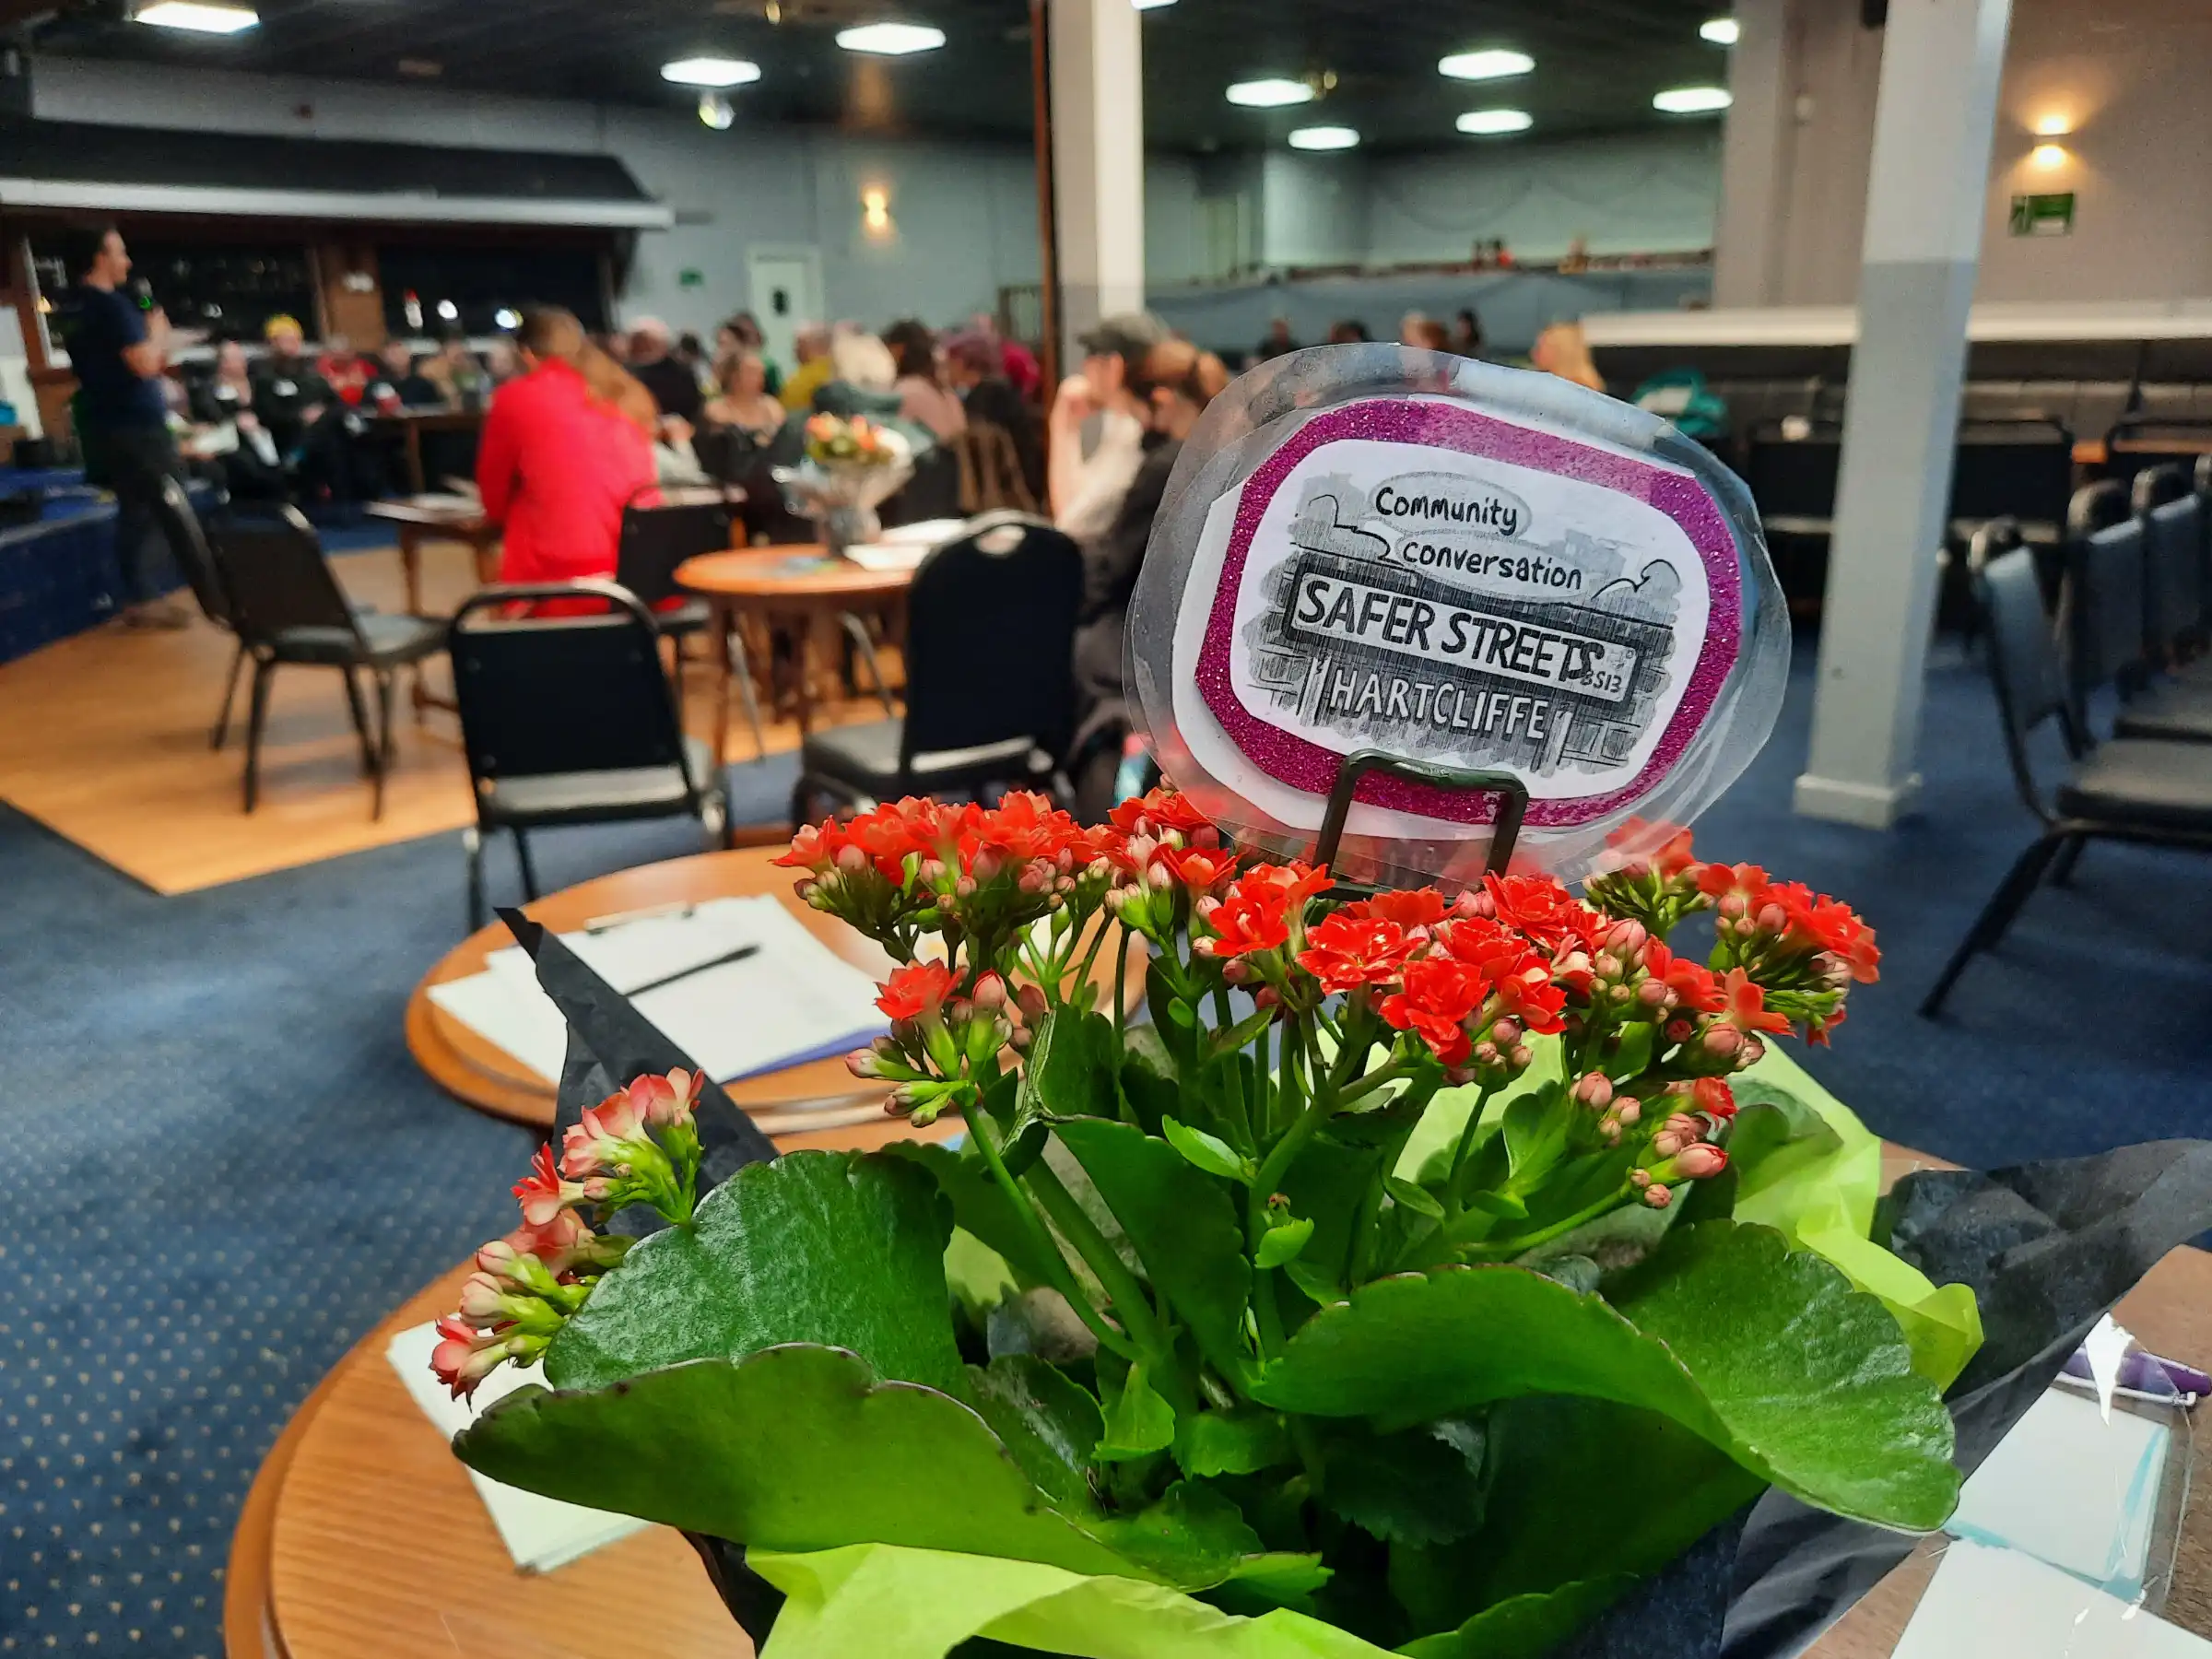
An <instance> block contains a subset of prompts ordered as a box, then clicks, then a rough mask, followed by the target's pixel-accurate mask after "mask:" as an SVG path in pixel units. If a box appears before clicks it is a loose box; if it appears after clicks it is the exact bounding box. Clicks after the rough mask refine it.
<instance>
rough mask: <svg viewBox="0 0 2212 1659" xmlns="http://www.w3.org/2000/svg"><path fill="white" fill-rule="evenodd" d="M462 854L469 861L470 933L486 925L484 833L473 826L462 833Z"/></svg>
mask: <svg viewBox="0 0 2212 1659" xmlns="http://www.w3.org/2000/svg"><path fill="white" fill-rule="evenodd" d="M461 852H462V853H463V855H464V856H465V858H466V859H467V860H468V931H469V932H470V933H472V934H473V933H475V932H476V931H477V929H479V928H481V927H482V926H483V925H484V921H485V904H484V832H483V831H482V830H479V829H477V828H476V826H474V825H473V824H472V825H471V826H469V828H467V829H466V830H462V831H461Z"/></svg>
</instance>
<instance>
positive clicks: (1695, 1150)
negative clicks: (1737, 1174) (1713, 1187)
mask: <svg viewBox="0 0 2212 1659" xmlns="http://www.w3.org/2000/svg"><path fill="white" fill-rule="evenodd" d="M1727 1167H1728V1154H1727V1153H1725V1152H1724V1151H1722V1150H1721V1149H1720V1147H1714V1146H1709V1145H1708V1144H1706V1143H1705V1142H1703V1141H1700V1142H1698V1143H1697V1145H1695V1146H1692V1147H1683V1148H1682V1150H1681V1151H1679V1152H1677V1153H1676V1154H1675V1168H1676V1169H1677V1171H1680V1172H1681V1173H1682V1175H1683V1176H1684V1177H1686V1178H1687V1179H1688V1180H1690V1181H1711V1180H1712V1178H1713V1177H1714V1176H1715V1175H1718V1174H1719V1173H1720V1172H1721V1171H1723V1170H1724V1169H1726V1168H1727Z"/></svg>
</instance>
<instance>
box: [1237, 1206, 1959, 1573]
mask: <svg viewBox="0 0 2212 1659" xmlns="http://www.w3.org/2000/svg"><path fill="white" fill-rule="evenodd" d="M1525 1394H1581V1395H1587V1396H1590V1397H1593V1398H1597V1399H1607V1400H1615V1401H1618V1402H1619V1403H1620V1404H1623V1405H1628V1406H1640V1407H1642V1408H1644V1409H1647V1410H1652V1411H1656V1412H1658V1413H1660V1414H1661V1415H1663V1416H1665V1417H1669V1418H1674V1419H1675V1420H1676V1421H1677V1422H1680V1423H1682V1424H1683V1425H1684V1426H1686V1427H1687V1428H1688V1429H1690V1430H1692V1431H1694V1432H1695V1433H1697V1434H1698V1435H1699V1436H1700V1438H1702V1439H1704V1440H1707V1441H1711V1442H1712V1444H1713V1445H1715V1446H1718V1447H1720V1448H1721V1449H1722V1450H1723V1451H1724V1452H1726V1453H1728V1454H1729V1455H1730V1456H1732V1457H1733V1458H1735V1461H1736V1462H1738V1463H1739V1464H1741V1465H1743V1466H1744V1467H1746V1468H1747V1469H1749V1470H1751V1471H1752V1472H1753V1473H1754V1474H1757V1475H1759V1476H1761V1477H1764V1478H1766V1479H1768V1480H1771V1481H1772V1482H1773V1483H1774V1484H1775V1485H1777V1486H1780V1487H1782V1488H1784V1489H1785V1490H1788V1491H1790V1492H1792V1493H1793V1494H1794V1495H1795V1496H1797V1497H1800V1498H1803V1499H1805V1500H1806V1501H1807V1502H1810V1503H1815V1504H1818V1505H1819V1506H1821V1507H1822V1508H1825V1509H1830V1510H1833V1511H1835V1512H1838V1513H1841V1514H1845V1515H1850V1516H1853V1517H1856V1518H1858V1519H1862V1520H1867V1521H1873V1522H1876V1523H1877V1524H1882V1525H1888V1526H1895V1527H1900V1528H1908V1529H1913V1530H1927V1529H1930V1528H1933V1527H1936V1526H1939V1525H1941V1524H1943V1522H1944V1520H1945V1518H1946V1517H1947V1515H1948V1514H1949V1513H1950V1512H1951V1509H1952V1507H1953V1505H1954V1504H1955V1502H1956V1501H1957V1498H1958V1488H1959V1476H1958V1471H1957V1470H1956V1469H1955V1468H1953V1467H1952V1465H1951V1461H1950V1453H1951V1419H1950V1416H1949V1414H1948V1413H1947V1412H1946V1411H1945V1410H1944V1408H1943V1402H1942V1400H1941V1399H1940V1398H1939V1397H1938V1395H1937V1394H1936V1391H1935V1389H1934V1388H1933V1387H1932V1386H1931V1385H1930V1384H1929V1383H1928V1382H1926V1381H1925V1380H1924V1379H1923V1378H1920V1377H1917V1376H1915V1375H1914V1374H1913V1372H1912V1359H1911V1355H1910V1353H1909V1351H1908V1350H1907V1348H1906V1347H1905V1343H1904V1340H1903V1337H1902V1335H1901V1334H1900V1332H1899V1330H1898V1328H1897V1324H1896V1322H1895V1321H1894V1320H1893V1319H1891V1318H1890V1317H1889V1315H1888V1312H1887V1311H1886V1310H1884V1309H1883V1307H1882V1306H1881V1304H1880V1303H1879V1302H1878V1301H1877V1300H1874V1299H1873V1298H1871V1297H1865V1296H1862V1295H1860V1294H1859V1293H1857V1292H1855V1291H1853V1289H1852V1288H1851V1286H1850V1282H1849V1281H1848V1280H1847V1279H1845V1278H1844V1277H1843V1276H1842V1275H1841V1273H1839V1272H1838V1271H1837V1270H1836V1269H1834V1268H1833V1267H1831V1266H1830V1265H1828V1264H1827V1263H1826V1262H1824V1261H1822V1260H1821V1259H1820V1258H1819V1257H1818V1256H1815V1255H1812V1254H1810V1253H1804V1252H1791V1251H1789V1250H1788V1249H1787V1247H1786V1246H1785V1245H1784V1243H1783V1240H1782V1237H1781V1235H1780V1234H1778V1233H1775V1232H1772V1231H1771V1230H1767V1229H1763V1228H1755V1227H1745V1226H1739V1225H1735V1224H1733V1223H1721V1222H1709V1223H1707V1224H1706V1225H1704V1226H1702V1227H1697V1228H1690V1229H1686V1230H1678V1231H1677V1232H1676V1233H1675V1234H1673V1235H1672V1236H1671V1237H1670V1238H1669V1240H1668V1241H1667V1243H1666V1245H1665V1247H1664V1248H1663V1249H1662V1250H1661V1251H1660V1252H1659V1253H1658V1254H1657V1255H1656V1256H1655V1257H1654V1258H1653V1261H1652V1262H1650V1263H1648V1264H1646V1265H1645V1266H1644V1267H1642V1268H1641V1269H1639V1270H1638V1271H1637V1272H1636V1273H1635V1274H1634V1275H1632V1276H1631V1277H1630V1279H1629V1280H1628V1281H1627V1282H1626V1283H1624V1284H1623V1285H1622V1286H1621V1287H1620V1288H1618V1290H1617V1291H1616V1292H1615V1294H1614V1298H1613V1305H1610V1306H1609V1305H1607V1303H1606V1301H1605V1300H1601V1299H1600V1298H1598V1297H1595V1296H1587V1295H1583V1294H1581V1293H1578V1292H1576V1291H1574V1290H1571V1289H1569V1288H1567V1287H1566V1286H1564V1285H1561V1284H1559V1283H1556V1282H1555V1281H1553V1280H1550V1279H1547V1278H1545V1277H1541V1276H1540V1275H1537V1274H1535V1273H1531V1272H1528V1271H1526V1270H1525V1269H1523V1268H1518V1267H1447V1268H1442V1269H1439V1270H1436V1271H1434V1272H1431V1273H1429V1274H1425V1275H1420V1276H1412V1275H1407V1276H1401V1277H1394V1278H1387V1279H1380V1280H1377V1281H1376V1282H1374V1283H1373V1284H1370V1285H1366V1286H1363V1287H1361V1288H1359V1290H1357V1291H1355V1292H1354V1293H1353V1295H1352V1299H1351V1300H1350V1301H1349V1302H1348V1303H1346V1304H1343V1305H1340V1306H1337V1307H1334V1308H1327V1309H1324V1310H1323V1311H1322V1312H1319V1313H1317V1314H1315V1315H1314V1317H1313V1318H1312V1320H1310V1321H1309V1322H1308V1323H1307V1324H1306V1325H1305V1326H1304V1327H1303V1328H1302V1329H1300V1331H1299V1333H1298V1335H1295V1336H1294V1337H1292V1338H1291V1339H1290V1342H1289V1344H1288V1347H1287V1348H1286V1349H1285V1351H1284V1354H1283V1356H1282V1358H1281V1359H1278V1360H1277V1361H1275V1362H1274V1363H1272V1364H1271V1365H1269V1366H1268V1367H1267V1368H1266V1370H1265V1371H1263V1372H1262V1373H1261V1374H1260V1376H1259V1377H1258V1378H1257V1379H1256V1380H1255V1382H1254V1384H1253V1395H1254V1397H1255V1398H1257V1399H1259V1400H1260V1401H1262V1402H1263V1403H1264V1404H1266V1405H1270V1406H1276V1407H1277V1408H1278V1409H1281V1410H1285V1411H1294V1412H1305V1413H1311V1414H1313V1415H1317V1416H1324V1417H1366V1416H1381V1417H1386V1418H1389V1419H1391V1420H1394V1421H1396V1422H1399V1423H1406V1422H1418V1421H1424V1420H1427V1419H1428V1418H1437V1417H1444V1416H1449V1415H1452V1414H1453V1413H1456V1412H1460V1411H1464V1410H1466V1409H1468V1408H1471V1407H1473V1406H1480V1405H1484V1404H1487V1403H1488V1402H1491V1401H1497V1400H1510V1399H1516V1398H1519V1397H1521V1396H1523V1395H1525Z"/></svg>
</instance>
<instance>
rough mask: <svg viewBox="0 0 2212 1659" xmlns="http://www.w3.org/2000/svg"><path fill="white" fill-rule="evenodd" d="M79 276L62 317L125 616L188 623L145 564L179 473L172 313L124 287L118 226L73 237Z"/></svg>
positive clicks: (134, 622)
mask: <svg viewBox="0 0 2212 1659" xmlns="http://www.w3.org/2000/svg"><path fill="white" fill-rule="evenodd" d="M68 255H69V272H70V275H71V276H73V277H76V288H74V289H72V290H71V292H70V295H69V299H68V301H67V306H66V315H65V319H64V323H63V339H64V341H65V343H66V344H67V346H68V347H69V363H70V367H71V368H72V369H73V370H75V371H76V379H77V385H78V388H79V391H78V394H77V399H76V409H77V422H78V426H79V433H78V437H79V441H81V442H82V444H83V446H84V449H85V458H86V470H87V472H88V474H91V475H92V476H93V477H94V481H95V482H99V483H103V484H105V485H106V486H107V487H108V488H111V489H112V490H113V491H114V492H115V559H116V562H117V564H119V565H120V566H121V567H122V570H123V590H124V591H123V594H122V597H123V601H124V612H123V619H124V624H125V626H127V627H133V628H182V627H183V626H184V624H185V622H186V620H187V618H186V616H185V613H184V612H183V611H182V609H181V608H179V607H178V606H175V605H173V604H170V603H167V602H165V601H160V600H157V599H156V598H155V597H154V593H153V572H152V571H151V570H150V568H149V565H148V559H149V544H150V542H151V540H152V533H153V530H154V526H155V524H157V523H158V522H159V521H158V520H157V519H156V517H155V509H156V507H157V505H158V504H159V501H160V499H161V483H162V480H163V479H164V478H169V477H180V476H181V470H180V465H179V463H178V460H177V444H176V440H175V439H174V438H172V437H171V436H170V430H169V408H168V405H167V403H166V402H165V401H164V399H163V398H162V395H161V371H162V370H163V369H164V368H165V367H166V366H167V364H168V361H169V318H168V316H167V315H166V314H165V313H164V312H161V311H160V310H159V308H157V309H154V310H151V311H141V310H140V309H139V307H138V305H137V303H136V301H135V300H134V299H133V298H132V297H131V296H130V295H129V294H127V293H125V292H124V291H123V285H124V283H125V282H127V281H128V280H129V279H130V275H131V256H130V253H128V251H127V250H125V248H124V245H123V233H122V232H121V231H119V230H117V229H114V227H113V226H105V227H102V228H101V229H98V230H91V231H86V232H83V233H81V234H79V235H76V236H74V237H72V238H71V240H70V245H69V249H68Z"/></svg>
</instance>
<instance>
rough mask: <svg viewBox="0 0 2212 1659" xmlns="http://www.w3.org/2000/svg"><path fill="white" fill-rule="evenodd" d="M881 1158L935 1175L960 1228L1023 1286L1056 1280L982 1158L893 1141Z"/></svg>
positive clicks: (936, 1144) (937, 1146)
mask: <svg viewBox="0 0 2212 1659" xmlns="http://www.w3.org/2000/svg"><path fill="white" fill-rule="evenodd" d="M883 1155H884V1156H885V1157H887V1158H900V1159H905V1160H906V1161H907V1162H909V1163H912V1164H919V1165H921V1167H922V1168H924V1169H925V1170H927V1171H929V1172H930V1174H931V1175H933V1176H934V1177H935V1179H936V1182H937V1185H938V1186H939V1187H940V1188H942V1189H943V1191H944V1194H945V1195H946V1196H947V1198H949V1199H951V1200H952V1216H953V1220H954V1221H955V1222H956V1223H957V1224H958V1225H959V1228H960V1229H961V1230H962V1231H965V1232H971V1233H973V1234H974V1235H975V1236H976V1237H977V1238H978V1239H980V1240H981V1241H982V1242H983V1243H985V1244H987V1245H989V1246H990V1247H991V1248H992V1249H993V1250H994V1251H996V1252H997V1253H999V1254H1000V1255H1001V1256H1003V1257H1004V1258H1005V1259H1006V1265H1007V1266H1009V1267H1011V1268H1012V1269H1013V1270H1014V1272H1015V1275H1016V1277H1018V1278H1019V1279H1020V1280H1021V1281H1022V1283H1023V1284H1024V1285H1025V1286H1032V1285H1049V1284H1051V1283H1052V1282H1053V1276H1052V1268H1051V1265H1050V1264H1049V1263H1047V1262H1046V1260H1045V1259H1044V1255H1043V1246H1042V1245H1041V1244H1040V1243H1039V1242H1038V1241H1037V1239H1036V1235H1034V1234H1033V1233H1031V1232H1030V1230H1029V1229H1028V1228H1026V1227H1024V1226H1022V1224H1021V1222H1020V1220H1019V1218H1018V1216H1017V1215H1016V1213H1015V1209H1014V1201H1013V1199H1011V1198H1009V1197H1007V1196H1006V1188H1004V1187H1002V1186H1000V1185H999V1184H998V1182H995V1181H994V1180H993V1179H992V1178H991V1171H989V1169H987V1168H986V1167H985V1166H984V1164H983V1161H982V1158H981V1157H980V1156H977V1155H974V1154H971V1153H970V1152H966V1151H959V1152H956V1151H954V1150H953V1149H952V1148H951V1147H947V1146H945V1145H943V1144H942V1143H940V1142H936V1141H893V1142H891V1143H890V1145H888V1147H884V1148H883Z"/></svg>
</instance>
